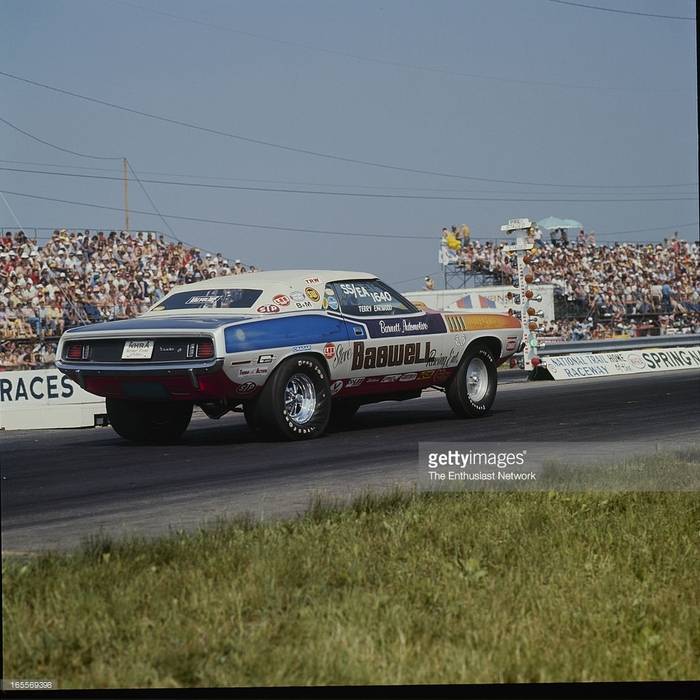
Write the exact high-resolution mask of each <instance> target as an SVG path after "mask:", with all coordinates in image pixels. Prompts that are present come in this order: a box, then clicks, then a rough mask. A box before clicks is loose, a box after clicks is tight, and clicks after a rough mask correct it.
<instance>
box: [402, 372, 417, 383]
mask: <svg viewBox="0 0 700 700" xmlns="http://www.w3.org/2000/svg"><path fill="white" fill-rule="evenodd" d="M416 379H418V372H407V373H406V374H402V375H401V376H400V377H399V381H400V382H415V381H416Z"/></svg>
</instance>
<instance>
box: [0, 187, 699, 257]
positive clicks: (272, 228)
mask: <svg viewBox="0 0 700 700" xmlns="http://www.w3.org/2000/svg"><path fill="white" fill-rule="evenodd" d="M4 193H5V194H9V195H14V196H16V197H25V198H27V199H37V200H42V201H47V202H57V203H59V204H71V205H74V206H81V207H90V208H93V209H103V210H107V211H116V212H121V211H122V210H121V209H120V208H119V207H111V206H107V205H104V204H94V203H92V202H78V201H74V200H69V199H59V198H57V197H46V196H44V195H37V194H29V193H26V192H13V191H10V190H4ZM132 211H133V213H134V214H143V215H144V216H158V214H154V213H153V212H150V211H142V210H138V209H133V210H132ZM160 216H163V217H166V218H168V219H175V220H181V221H190V222H194V223H205V224H217V225H222V226H238V227H241V228H251V229H260V230H269V231H284V232H291V233H315V234H322V235H328V236H343V237H361V238H391V239H408V240H431V241H436V240H438V238H439V236H409V235H406V234H384V233H359V232H354V231H331V230H326V229H312V228H298V227H291V226H276V225H268V224H249V223H243V222H240V221H226V220H221V219H208V218H203V217H195V216H180V215H177V214H163V213H161V214H160ZM697 225H698V222H697V221H695V222H691V223H688V224H669V225H667V226H661V227H657V228H648V229H633V230H628V231H617V232H611V233H608V234H600V235H598V237H599V238H601V237H605V236H616V235H623V234H630V233H644V232H648V231H663V230H675V229H680V228H688V227H691V226H697ZM30 228H36V229H37V230H39V229H41V230H46V231H50V230H53V228H54V227H30ZM93 228H95V227H93ZM476 240H504V236H502V235H501V236H498V235H497V236H478V237H476ZM183 242H185V241H183ZM187 245H191V244H189V243H188V244H187Z"/></svg>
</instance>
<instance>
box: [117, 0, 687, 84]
mask: <svg viewBox="0 0 700 700" xmlns="http://www.w3.org/2000/svg"><path fill="white" fill-rule="evenodd" d="M112 2H114V3H118V4H120V5H126V6H129V7H133V8H136V9H137V10H140V11H142V12H149V13H151V14H154V15H160V16H162V17H168V18H170V19H174V20H178V21H180V22H187V23H189V24H196V25H199V26H201V27H206V28H208V29H215V30H217V31H223V32H229V33H232V34H237V35H238V36H245V37H248V38H251V39H256V40H259V41H267V42H270V43H273V44H278V45H281V46H289V47H292V48H296V49H303V50H305V51H314V52H318V53H323V54H327V55H331V56H340V57H342V58H349V59H352V60H353V61H360V62H363V63H372V64H376V65H381V66H390V67H392V68H403V69H408V70H413V71H422V72H425V73H433V74H439V75H450V76H454V77H457V78H470V79H474V80H487V81H492V82H500V83H514V84H518V85H539V86H542V87H554V88H573V89H579V90H605V91H620V92H679V91H678V90H653V91H652V90H649V89H648V88H641V87H640V88H631V87H619V86H611V87H606V86H604V85H581V84H575V83H561V82H554V81H546V80H525V79H519V78H504V77H502V76H495V75H484V74H480V73H464V72H461V71H455V70H451V69H449V68H443V67H440V66H426V65H420V64H415V63H406V62H402V61H392V60H390V59H382V58H376V57H372V56H362V55H360V54H356V53H350V52H348V51H340V50H338V49H330V48H327V47H323V46H318V45H314V44H307V43H303V42H299V41H291V40H289V39H279V38H277V37H271V36H266V35H264V34H257V33H254V32H249V31H245V30H242V29H236V28H234V27H230V26H226V25H223V24H218V23H216V24H215V23H213V22H207V21H205V20H200V19H195V18H193V17H185V16H183V15H178V14H175V13H173V12H165V11H163V10H156V9H153V8H151V7H143V6H141V5H138V4H136V3H133V2H128V0H112Z"/></svg>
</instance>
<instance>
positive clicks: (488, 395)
mask: <svg viewBox="0 0 700 700" xmlns="http://www.w3.org/2000/svg"><path fill="white" fill-rule="evenodd" d="M521 341H522V331H521V327H520V321H519V319H518V318H516V317H514V316H511V315H508V314H504V313H498V312H488V311H478V312H471V311H464V312H458V313H453V312H438V311H431V310H429V309H426V308H424V307H423V308H418V307H417V306H416V305H414V304H412V303H411V302H410V301H408V300H407V299H406V298H405V297H403V296H402V295H401V294H399V293H398V292H396V291H395V290H393V289H392V288H391V287H389V286H388V285H386V284H384V283H383V282H381V281H380V280H378V279H377V278H376V277H375V276H374V275H370V274H367V273H362V272H337V271H327V270H326V271H303V270H302V271H299V270H285V271H281V272H256V273H250V274H245V275H236V276H227V277H216V278H212V279H207V280H203V281H201V282H196V283H194V284H188V285H183V286H179V287H175V288H174V289H173V290H172V291H171V292H170V293H169V294H168V295H167V296H165V297H163V298H162V299H161V300H160V301H159V302H158V303H156V304H155V305H154V306H153V307H151V308H150V309H149V311H148V312H147V313H145V314H143V315H142V316H140V317H138V318H135V319H131V320H126V321H110V322H106V323H98V324H95V325H89V326H82V327H79V328H73V329H71V330H69V331H67V332H66V333H64V334H63V336H62V337H61V340H60V343H59V346H58V350H57V358H58V359H57V361H56V366H57V367H58V368H59V369H60V370H61V371H62V372H64V373H65V374H66V375H68V376H69V377H70V378H71V379H73V380H74V381H76V382H77V383H78V384H80V386H81V387H83V388H84V389H85V390H87V391H89V392H91V393H93V394H97V395H99V396H104V397H106V399H107V401H106V403H107V414H108V417H109V421H110V423H111V425H112V427H113V428H114V429H115V430H116V431H117V433H119V434H120V435H121V436H122V437H124V438H127V439H129V440H133V441H137V442H164V441H166V442H167V441H170V440H174V439H176V438H178V437H179V436H180V435H181V434H182V433H183V432H184V430H185V429H186V428H187V426H188V424H189V421H190V418H191V416H192V408H193V406H195V405H197V406H199V407H201V408H202V410H203V411H204V412H205V413H206V414H207V415H208V416H209V417H211V418H219V417H221V416H222V415H223V414H224V413H226V412H227V411H229V410H239V411H240V410H242V411H243V413H244V414H245V417H246V420H247V421H248V424H249V425H250V426H251V427H252V428H253V429H255V430H265V431H268V432H271V433H276V434H278V435H281V436H283V437H285V438H287V439H292V440H294V439H304V438H313V437H318V436H319V435H321V434H323V432H324V431H325V429H326V427H327V426H328V424H329V422H333V423H342V422H343V421H347V420H349V419H351V418H352V416H353V415H354V413H355V412H356V411H357V409H358V407H359V406H360V405H362V404H365V403H373V402H376V401H385V400H387V399H395V400H403V399H409V398H414V397H418V396H420V394H421V391H422V390H423V389H426V388H428V387H437V388H440V389H443V390H444V391H445V393H446V394H447V400H448V402H449V404H450V406H451V407H452V409H453V410H454V412H455V413H457V415H459V416H462V417H478V416H482V415H484V414H485V413H486V412H487V411H488V410H489V408H490V407H491V405H492V403H493V400H494V397H495V394H496V383H497V380H496V366H497V365H498V364H500V363H501V362H503V361H505V360H506V359H507V358H509V357H510V356H511V355H513V353H515V352H516V351H518V350H519V349H520V345H521Z"/></svg>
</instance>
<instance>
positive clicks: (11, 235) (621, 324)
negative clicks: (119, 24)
mask: <svg viewBox="0 0 700 700" xmlns="http://www.w3.org/2000/svg"><path fill="white" fill-rule="evenodd" d="M442 235H443V242H446V241H447V239H448V238H449V239H450V242H451V246H450V247H449V248H450V265H452V266H453V267H454V269H455V279H457V277H458V276H461V280H462V286H467V285H465V281H466V282H472V283H476V282H478V285H479V286H484V285H488V284H511V283H512V281H513V275H514V271H515V270H514V265H513V261H512V260H511V259H510V258H509V256H507V255H506V254H505V253H504V252H503V250H502V248H503V244H501V243H498V242H493V241H485V242H480V241H478V240H474V239H473V238H472V237H471V236H470V235H469V231H468V228H467V227H462V228H461V229H459V230H457V228H456V227H452V229H451V230H449V229H447V228H445V229H443V232H442ZM452 239H454V241H457V244H455V242H454V241H453V240H452ZM443 247H445V246H443ZM536 267H537V274H538V278H539V281H540V282H541V283H543V284H553V285H555V320H554V321H552V322H549V323H547V324H546V325H545V328H544V329H543V335H546V336H548V337H557V338H559V339H561V340H587V339H592V338H606V337H611V336H613V335H629V336H636V335H647V334H671V333H685V332H697V331H698V330H700V250H699V248H698V244H697V243H692V244H691V243H688V242H687V241H683V240H681V239H679V238H678V237H677V236H673V237H671V238H669V239H667V240H666V241H665V242H664V243H646V244H638V243H615V244H614V245H610V246H609V245H596V244H595V242H594V241H592V240H591V239H590V238H588V237H579V238H577V239H576V240H574V241H571V242H568V241H562V240H558V241H554V242H543V241H542V240H539V241H538V255H537V265H536ZM255 269H256V268H255V266H252V265H251V266H245V265H243V264H241V261H240V260H234V261H230V260H228V259H226V258H225V257H224V256H223V255H222V254H221V253H214V252H206V251H203V250H201V249H199V248H195V247H191V246H189V245H188V244H185V243H182V242H180V241H174V240H172V239H168V237H167V236H165V235H164V234H161V233H158V232H152V231H150V232H146V231H137V232H127V231H110V232H109V233H105V232H103V231H95V232H91V231H88V230H82V231H77V230H70V231H69V230H66V229H56V230H54V231H53V232H52V233H51V234H50V236H49V237H48V240H46V241H39V240H38V236H36V235H35V236H34V237H33V238H32V237H30V236H27V235H26V234H25V232H24V231H7V232H5V233H4V234H0V370H3V369H5V370H7V369H28V368H35V367H43V366H48V365H51V363H52V362H53V360H54V352H55V344H56V340H57V339H58V337H59V336H60V335H61V333H62V332H63V331H64V330H65V329H66V328H70V327H71V326H75V325H80V324H84V323H91V322H95V321H103V320H110V319H120V318H129V317H132V316H135V315H137V314H140V313H142V312H144V311H145V310H146V309H147V308H148V307H149V306H151V305H152V304H153V303H154V302H155V301H157V300H158V299H160V298H161V297H162V296H164V295H165V294H167V293H168V291H169V290H170V288H171V287H172V286H174V285H177V284H186V283H188V282H194V281H196V280H200V279H205V278H207V277H215V276H218V275H228V274H242V273H245V272H246V271H255Z"/></svg>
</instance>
